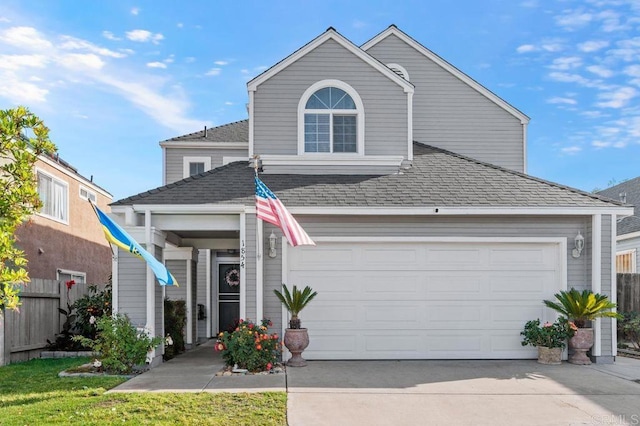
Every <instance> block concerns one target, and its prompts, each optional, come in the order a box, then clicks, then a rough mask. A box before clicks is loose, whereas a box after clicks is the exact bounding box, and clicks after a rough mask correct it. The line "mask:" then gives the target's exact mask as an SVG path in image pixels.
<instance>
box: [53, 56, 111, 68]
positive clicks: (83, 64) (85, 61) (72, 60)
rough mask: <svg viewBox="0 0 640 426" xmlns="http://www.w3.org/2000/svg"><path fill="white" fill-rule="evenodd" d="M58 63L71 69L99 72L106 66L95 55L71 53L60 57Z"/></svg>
mask: <svg viewBox="0 0 640 426" xmlns="http://www.w3.org/2000/svg"><path fill="white" fill-rule="evenodd" d="M57 60H58V62H59V63H60V64H61V65H62V66H64V67H67V68H70V69H76V70H77V69H82V68H85V69H89V70H99V69H101V68H102V67H103V66H104V61H103V60H102V59H100V57H99V56H98V55H95V54H93V53H69V54H66V55H62V56H61V57H59V58H58V59H57Z"/></svg>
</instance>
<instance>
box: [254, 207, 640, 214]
mask: <svg viewBox="0 0 640 426" xmlns="http://www.w3.org/2000/svg"><path fill="white" fill-rule="evenodd" d="M287 208H288V210H289V211H290V212H291V213H293V214H301V215H345V216H351V215H358V216H465V215H473V216H482V215H492V216H497V215H504V216H510V215H517V216H525V215H536V216H539V215H542V216H591V215H594V214H618V213H619V212H620V211H627V210H633V208H627V207H603V208H594V207H369V208H367V207H296V206H287ZM253 209H254V211H255V207H253ZM245 212H247V213H248V211H247V210H246V209H245Z"/></svg>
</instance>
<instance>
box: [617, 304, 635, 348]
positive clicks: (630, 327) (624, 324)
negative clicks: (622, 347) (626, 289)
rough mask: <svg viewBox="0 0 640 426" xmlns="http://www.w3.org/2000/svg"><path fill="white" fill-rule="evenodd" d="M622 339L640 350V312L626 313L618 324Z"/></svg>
mask: <svg viewBox="0 0 640 426" xmlns="http://www.w3.org/2000/svg"><path fill="white" fill-rule="evenodd" d="M618 329H619V330H620V332H621V333H622V337H623V338H624V339H625V340H627V341H628V342H629V343H631V344H632V345H633V346H634V347H635V349H636V350H640V312H625V313H624V314H623V318H622V319H621V320H620V321H619V322H618Z"/></svg>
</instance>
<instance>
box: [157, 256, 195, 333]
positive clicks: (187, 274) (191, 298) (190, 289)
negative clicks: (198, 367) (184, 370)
mask: <svg viewBox="0 0 640 426" xmlns="http://www.w3.org/2000/svg"><path fill="white" fill-rule="evenodd" d="M164 259H165V264H167V265H176V266H177V265H180V264H182V265H180V266H181V267H176V268H175V269H176V274H174V277H175V278H176V280H177V281H178V284H180V287H175V286H168V287H165V291H166V296H167V297H168V298H169V299H172V300H184V301H185V305H186V315H187V325H186V333H185V334H186V336H185V337H186V338H185V343H186V344H187V345H193V344H194V341H195V337H196V324H197V319H196V315H197V309H196V301H197V285H196V282H195V281H196V277H195V276H194V273H193V269H194V266H195V265H196V263H197V262H198V250H197V249H195V248H193V247H168V248H166V249H165V251H164ZM183 268H184V273H182V270H183ZM169 269H170V270H171V268H169ZM177 271H180V273H178V272H177Z"/></svg>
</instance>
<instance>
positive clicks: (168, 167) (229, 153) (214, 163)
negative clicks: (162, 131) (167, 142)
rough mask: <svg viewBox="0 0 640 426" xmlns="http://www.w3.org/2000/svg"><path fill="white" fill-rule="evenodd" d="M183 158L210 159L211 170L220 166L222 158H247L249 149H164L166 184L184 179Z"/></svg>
mask: <svg viewBox="0 0 640 426" xmlns="http://www.w3.org/2000/svg"><path fill="white" fill-rule="evenodd" d="M184 157H210V158H211V168H212V169H214V168H216V167H219V166H222V160H223V158H224V157H247V158H248V157H249V149H248V148H247V149H222V148H171V147H167V148H165V160H164V161H165V178H166V180H165V182H166V183H167V184H169V183H172V182H176V181H178V180H181V179H183V178H184V176H183V171H184V160H183V159H184Z"/></svg>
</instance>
